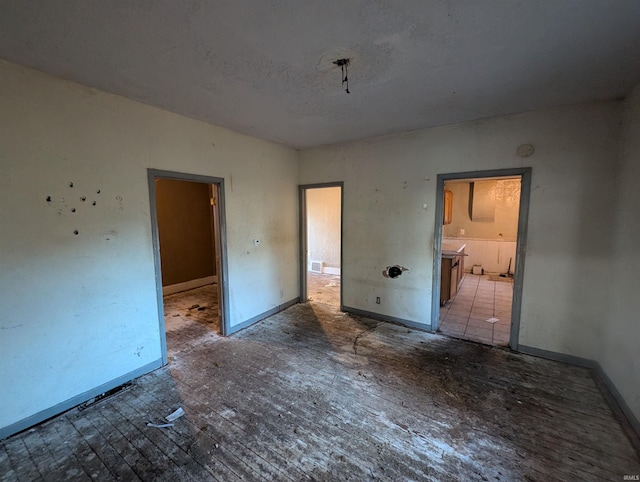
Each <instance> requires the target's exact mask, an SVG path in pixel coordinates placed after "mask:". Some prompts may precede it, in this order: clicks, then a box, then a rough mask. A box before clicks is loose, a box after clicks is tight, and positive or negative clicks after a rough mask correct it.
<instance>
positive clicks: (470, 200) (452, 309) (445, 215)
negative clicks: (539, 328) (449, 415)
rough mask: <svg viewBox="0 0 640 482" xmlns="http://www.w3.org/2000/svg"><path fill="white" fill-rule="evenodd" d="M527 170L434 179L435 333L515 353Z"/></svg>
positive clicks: (527, 185) (454, 175)
mask: <svg viewBox="0 0 640 482" xmlns="http://www.w3.org/2000/svg"><path fill="white" fill-rule="evenodd" d="M530 185H531V169H530V168H522V169H502V170H495V171H480V172H469V173H455V174H443V175H439V176H438V193H437V196H438V199H437V202H436V219H437V220H436V229H435V240H434V241H435V242H434V246H435V250H434V289H433V296H434V297H433V302H432V308H433V309H432V316H433V318H432V327H433V329H434V330H437V331H439V332H441V333H443V334H445V335H449V336H453V337H456V338H462V339H467V340H472V341H476V342H480V343H484V344H488V345H494V346H510V347H511V348H513V349H517V346H518V336H519V329H520V308H521V299H522V280H523V273H524V257H523V256H522V255H523V253H524V252H525V245H526V228H527V218H528V210H529V191H530Z"/></svg>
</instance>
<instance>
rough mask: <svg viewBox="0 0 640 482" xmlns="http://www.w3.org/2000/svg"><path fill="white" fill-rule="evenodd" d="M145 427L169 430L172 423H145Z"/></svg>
mask: <svg viewBox="0 0 640 482" xmlns="http://www.w3.org/2000/svg"><path fill="white" fill-rule="evenodd" d="M147 427H155V428H169V427H173V424H172V423H153V422H147Z"/></svg>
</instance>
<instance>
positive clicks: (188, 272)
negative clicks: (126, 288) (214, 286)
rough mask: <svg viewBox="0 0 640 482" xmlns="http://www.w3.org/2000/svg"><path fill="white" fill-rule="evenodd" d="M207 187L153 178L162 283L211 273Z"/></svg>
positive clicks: (165, 284)
mask: <svg viewBox="0 0 640 482" xmlns="http://www.w3.org/2000/svg"><path fill="white" fill-rule="evenodd" d="M210 189H211V187H210V186H209V184H204V183H199V182H187V181H176V180H171V179H159V180H156V206H157V213H158V234H159V238H160V256H161V259H162V286H170V285H174V284H178V283H184V282H185V281H191V280H195V279H200V278H206V277H208V276H213V275H215V274H216V273H215V262H214V261H215V257H214V244H213V236H212V233H213V232H212V212H211V204H210V201H209V199H210V193H209V190H210Z"/></svg>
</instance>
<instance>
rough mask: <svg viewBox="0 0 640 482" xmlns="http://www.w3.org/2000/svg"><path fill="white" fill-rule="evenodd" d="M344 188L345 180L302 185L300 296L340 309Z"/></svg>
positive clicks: (302, 298) (305, 299)
mask: <svg viewBox="0 0 640 482" xmlns="http://www.w3.org/2000/svg"><path fill="white" fill-rule="evenodd" d="M342 187H343V186H342V183H328V184H313V185H306V186H300V206H301V207H300V214H301V223H300V226H301V233H300V234H301V236H300V240H301V246H300V253H301V260H300V271H301V273H300V287H301V296H300V299H301V300H302V301H311V302H313V303H322V304H326V305H330V306H334V307H335V308H337V309H340V310H342V190H343V189H342Z"/></svg>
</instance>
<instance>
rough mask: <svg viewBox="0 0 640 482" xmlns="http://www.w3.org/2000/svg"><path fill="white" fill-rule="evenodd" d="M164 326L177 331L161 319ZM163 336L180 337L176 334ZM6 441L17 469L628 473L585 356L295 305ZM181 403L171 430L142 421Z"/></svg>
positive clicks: (56, 476)
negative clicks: (565, 360)
mask: <svg viewBox="0 0 640 482" xmlns="http://www.w3.org/2000/svg"><path fill="white" fill-rule="evenodd" d="M168 336H169V337H170V333H168ZM169 343H171V340H170V339H169ZM177 343H181V345H180V346H177V345H175V346H174V347H173V350H174V353H175V356H174V357H173V359H172V360H171V362H170V364H169V365H168V366H167V367H164V368H162V369H159V370H156V371H155V372H153V373H151V374H148V375H145V376H143V377H141V378H139V379H138V380H136V381H135V382H134V384H133V387H132V388H130V389H128V390H126V391H122V392H120V393H119V394H117V395H114V396H112V397H110V398H108V399H105V400H103V401H101V402H99V403H97V404H95V405H93V406H91V407H89V408H87V409H85V410H83V411H79V410H78V409H73V410H70V411H69V412H67V413H66V414H63V415H61V416H59V417H56V418H54V419H52V420H50V421H48V422H46V423H44V424H42V425H40V426H37V427H35V428H33V429H31V430H28V431H26V432H23V433H21V434H18V435H16V436H14V437H11V438H9V439H7V440H5V441H4V442H2V443H0V474H1V476H2V480H3V481H5V480H6V481H13V480H41V479H43V480H51V481H59V480H91V479H93V480H100V481H104V480H127V481H129V480H139V479H141V480H180V481H186V480H194V481H199V480H220V481H232V480H251V481H253V480H256V481H263V480H278V481H280V480H284V481H300V480H340V481H342V480H354V481H362V480H394V481H397V480H504V481H515V480H541V481H548V480H594V481H595V480H598V481H599V480H622V479H623V476H624V475H634V474H640V460H639V459H638V455H637V453H636V452H634V449H633V447H632V445H631V443H630V441H629V439H628V438H627V437H626V435H625V432H624V430H623V428H622V426H621V424H620V423H619V422H618V421H617V419H616V418H615V417H614V415H613V413H612V411H611V410H610V409H609V407H608V405H607V403H606V401H605V398H604V397H603V395H602V393H601V392H600V391H599V389H598V385H597V384H596V382H595V381H594V379H593V378H592V375H591V372H590V371H589V370H587V369H583V368H579V367H575V366H570V365H565V364H562V363H557V362H552V361H549V360H543V359H540V358H535V357H531V356H526V355H519V354H515V353H511V352H509V351H507V350H504V349H499V348H494V347H488V346H483V345H479V344H474V343H470V342H466V341H462V340H456V339H452V338H447V337H443V336H440V335H433V334H428V333H422V332H417V331H414V330H409V329H407V328H403V327H399V326H396V325H391V324H388V323H380V322H374V321H373V320H368V319H365V318H360V317H352V316H349V315H346V314H343V313H339V312H338V311H336V309H335V307H332V306H329V305H326V304H316V305H314V304H308V303H306V304H301V305H296V306H293V307H292V308H290V309H288V310H286V311H285V312H282V313H280V314H278V315H275V316H273V317H271V318H269V319H267V320H265V321H264V322H262V323H259V324H257V325H255V326H253V327H251V328H248V329H246V330H244V331H242V332H241V333H239V334H237V335H234V336H232V337H229V338H222V337H219V336H216V335H211V334H206V335H203V337H202V338H201V339H200V340H191V341H180V342H177ZM178 407H182V408H183V409H184V411H185V412H186V414H185V415H184V416H183V417H181V418H179V419H177V420H176V421H175V422H174V423H175V425H174V426H173V427H170V428H154V427H148V426H147V425H146V424H147V421H150V420H151V421H159V420H161V419H162V418H163V417H164V416H166V415H167V414H169V413H170V412H172V411H174V410H175V409H176V408H178Z"/></svg>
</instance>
